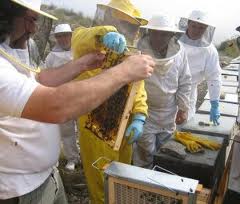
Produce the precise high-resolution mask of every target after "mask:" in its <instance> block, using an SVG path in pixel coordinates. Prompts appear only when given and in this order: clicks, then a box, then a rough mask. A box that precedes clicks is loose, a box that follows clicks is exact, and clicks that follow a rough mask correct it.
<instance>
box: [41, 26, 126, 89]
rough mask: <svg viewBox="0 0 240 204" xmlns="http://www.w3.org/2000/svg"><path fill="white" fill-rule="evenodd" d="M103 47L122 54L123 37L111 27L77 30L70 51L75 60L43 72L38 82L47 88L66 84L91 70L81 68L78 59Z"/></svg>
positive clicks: (124, 46)
mask: <svg viewBox="0 0 240 204" xmlns="http://www.w3.org/2000/svg"><path fill="white" fill-rule="evenodd" d="M105 47H107V48H110V49H112V50H114V51H116V52H123V51H124V49H125V48H126V41H125V38H124V36H123V35H121V34H119V33H117V30H116V29H115V28H114V27H113V26H97V27H92V28H82V27H81V28H78V29H76V31H75V32H74V33H73V37H72V51H73V55H74V59H75V60H74V61H71V62H69V63H67V64H65V65H63V66H60V67H58V68H56V69H47V70H43V71H42V72H41V73H40V74H39V76H38V80H39V81H40V82H41V83H42V84H44V85H47V86H59V85H61V84H63V83H66V82H68V81H70V80H72V79H74V78H76V77H77V76H79V75H80V74H82V73H83V72H84V71H87V70H91V67H85V68H84V67H83V66H81V61H79V60H78V59H79V58H80V57H82V56H84V55H86V54H89V53H93V52H100V51H102V50H103V49H104V48H105ZM49 67H51V66H49Z"/></svg>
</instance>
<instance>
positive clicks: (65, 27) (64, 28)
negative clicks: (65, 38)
mask: <svg viewBox="0 0 240 204" xmlns="http://www.w3.org/2000/svg"><path fill="white" fill-rule="evenodd" d="M59 33H72V29H71V27H70V25H69V24H59V25H57V26H56V27H55V30H54V34H59Z"/></svg>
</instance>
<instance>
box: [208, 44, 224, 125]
mask: <svg viewBox="0 0 240 204" xmlns="http://www.w3.org/2000/svg"><path fill="white" fill-rule="evenodd" d="M208 52H209V57H208V59H207V62H206V65H205V70H204V71H205V72H204V74H205V79H206V81H207V85H208V90H209V96H210V103H211V109H210V121H213V123H214V124H215V125H219V121H218V119H219V117H220V112H219V98H220V89H221V67H220V64H219V56H218V52H217V50H216V48H215V47H214V46H213V45H211V46H210V47H209V49H208Z"/></svg>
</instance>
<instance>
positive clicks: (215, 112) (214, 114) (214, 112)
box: [210, 100, 220, 125]
mask: <svg viewBox="0 0 240 204" xmlns="http://www.w3.org/2000/svg"><path fill="white" fill-rule="evenodd" d="M210 103H211V109H210V121H211V122H213V124H214V125H219V124H220V123H219V121H218V119H219V118H220V112H219V108H218V107H219V101H218V100H215V101H210Z"/></svg>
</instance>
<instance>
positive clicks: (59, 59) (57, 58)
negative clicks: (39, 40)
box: [45, 24, 79, 170]
mask: <svg viewBox="0 0 240 204" xmlns="http://www.w3.org/2000/svg"><path fill="white" fill-rule="evenodd" d="M69 33H72V30H71V27H70V25H68V24H60V25H57V26H56V28H55V31H54V35H55V38H56V45H55V46H54V48H53V49H52V51H51V52H50V53H49V54H48V56H47V58H46V62H45V67H46V68H56V67H59V66H60V65H62V64H66V63H68V62H69V61H71V60H72V59H73V57H72V52H71V49H70V48H71V46H70V44H69V45H68V46H69V50H66V49H65V47H62V46H61V45H62V44H61V42H60V41H59V37H60V38H61V35H65V34H69ZM57 35H58V36H57ZM63 37H64V36H63ZM68 43H70V41H68ZM68 46H67V47H68ZM60 129H61V138H62V143H63V152H64V156H65V157H66V159H67V161H68V163H67V165H66V168H67V169H68V170H74V169H75V165H76V164H77V163H79V148H78V145H77V141H76V135H77V134H76V125H75V121H69V122H67V123H65V124H62V125H60Z"/></svg>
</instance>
